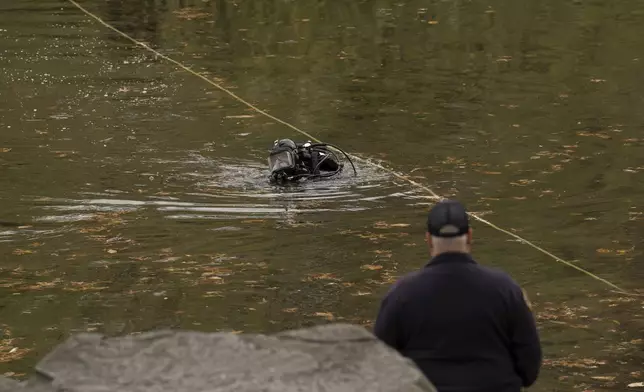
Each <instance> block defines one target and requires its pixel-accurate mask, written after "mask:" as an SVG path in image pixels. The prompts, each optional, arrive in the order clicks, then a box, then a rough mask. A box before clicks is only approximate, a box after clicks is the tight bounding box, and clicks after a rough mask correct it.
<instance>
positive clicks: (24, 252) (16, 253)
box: [13, 249, 34, 256]
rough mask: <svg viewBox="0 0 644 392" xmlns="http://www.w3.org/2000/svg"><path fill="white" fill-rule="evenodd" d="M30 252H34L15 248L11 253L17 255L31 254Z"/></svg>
mask: <svg viewBox="0 0 644 392" xmlns="http://www.w3.org/2000/svg"><path fill="white" fill-rule="evenodd" d="M31 253H34V252H33V251H31V250H25V249H16V250H14V251H13V254H14V255H18V256H21V255H28V254H31Z"/></svg>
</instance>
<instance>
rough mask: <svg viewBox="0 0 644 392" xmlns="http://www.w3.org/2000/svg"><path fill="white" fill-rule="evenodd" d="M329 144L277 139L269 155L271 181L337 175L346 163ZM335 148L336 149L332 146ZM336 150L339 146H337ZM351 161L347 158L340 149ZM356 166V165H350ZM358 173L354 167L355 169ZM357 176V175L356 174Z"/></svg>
mask: <svg viewBox="0 0 644 392" xmlns="http://www.w3.org/2000/svg"><path fill="white" fill-rule="evenodd" d="M329 146H332V145H330V144H327V143H311V142H310V141H307V142H306V143H295V142H294V141H293V140H291V139H280V140H275V142H274V143H273V147H272V149H271V150H270V152H269V156H268V167H269V170H270V171H271V174H270V181H271V182H285V181H298V180H301V179H318V178H329V177H333V176H336V175H338V174H340V173H341V172H342V169H343V168H344V164H343V163H341V162H340V161H339V159H338V157H337V156H336V154H335V153H334V152H333V151H331V150H330V149H329ZM332 147H334V146H332ZM336 148H337V147H336ZM338 150H340V149H338ZM340 151H341V152H342V153H343V154H344V156H345V157H346V158H347V159H348V160H349V162H351V159H350V158H349V157H348V155H347V154H346V153H345V152H344V151H342V150H340ZM351 165H352V166H353V162H351ZM353 170H354V172H355V166H353ZM356 174H357V173H356Z"/></svg>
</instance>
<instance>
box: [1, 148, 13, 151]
mask: <svg viewBox="0 0 644 392" xmlns="http://www.w3.org/2000/svg"><path fill="white" fill-rule="evenodd" d="M9 151H11V149H10V148H0V152H9Z"/></svg>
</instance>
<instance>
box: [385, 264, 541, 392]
mask: <svg viewBox="0 0 644 392" xmlns="http://www.w3.org/2000/svg"><path fill="white" fill-rule="evenodd" d="M374 333H375V335H376V336H377V337H378V338H380V339H381V340H382V341H384V342H385V343H387V344H388V345H389V346H391V347H393V348H394V349H396V350H398V351H399V352H400V354H402V355H403V356H406V357H408V358H410V359H412V360H413V361H414V362H415V363H416V365H417V366H418V367H419V368H420V369H421V370H422V371H423V373H424V374H425V376H426V377H427V378H428V379H429V380H430V381H431V382H432V383H433V384H434V385H435V386H436V388H437V389H438V391H439V392H452V391H454V392H456V391H458V392H518V391H520V390H521V387H528V386H530V385H532V384H533V383H534V382H535V380H536V379H537V376H538V374H539V370H540V367H541V361H542V353H541V344H540V341H539V335H538V332H537V327H536V324H535V319H534V317H533V315H532V312H531V310H530V308H529V307H528V305H527V303H526V300H525V299H524V296H523V292H522V290H521V287H520V286H519V285H518V284H517V283H516V282H515V281H514V280H513V279H512V278H511V277H510V276H508V275H507V274H506V273H504V272H502V271H500V270H496V269H492V268H488V267H484V266H482V265H480V264H478V263H477V262H476V261H474V259H473V258H472V257H471V256H470V255H468V254H465V253H443V254H440V255H438V256H436V257H434V258H433V259H432V260H431V261H430V262H429V263H428V264H427V265H426V266H425V267H424V268H423V269H421V270H420V271H416V272H414V273H412V274H409V275H407V276H405V277H403V278H402V279H400V280H399V281H398V282H397V283H396V284H395V285H394V286H393V287H392V288H391V290H390V291H389V293H387V295H386V296H385V298H384V299H383V301H382V304H381V307H380V312H379V314H378V317H377V319H376V323H375V327H374Z"/></svg>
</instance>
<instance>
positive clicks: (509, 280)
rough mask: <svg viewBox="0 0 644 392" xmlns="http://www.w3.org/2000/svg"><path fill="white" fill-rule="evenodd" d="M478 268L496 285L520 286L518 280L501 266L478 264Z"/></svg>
mask: <svg viewBox="0 0 644 392" xmlns="http://www.w3.org/2000/svg"><path fill="white" fill-rule="evenodd" d="M477 268H478V269H479V271H480V272H481V274H482V275H483V276H485V277H486V278H487V279H490V280H491V281H492V282H493V283H494V284H496V285H501V286H506V287H512V288H520V287H519V284H518V283H517V281H516V280H515V279H514V278H513V277H512V276H511V275H510V274H509V273H508V272H506V271H504V270H503V269H501V268H499V267H490V266H486V265H481V264H477Z"/></svg>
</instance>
